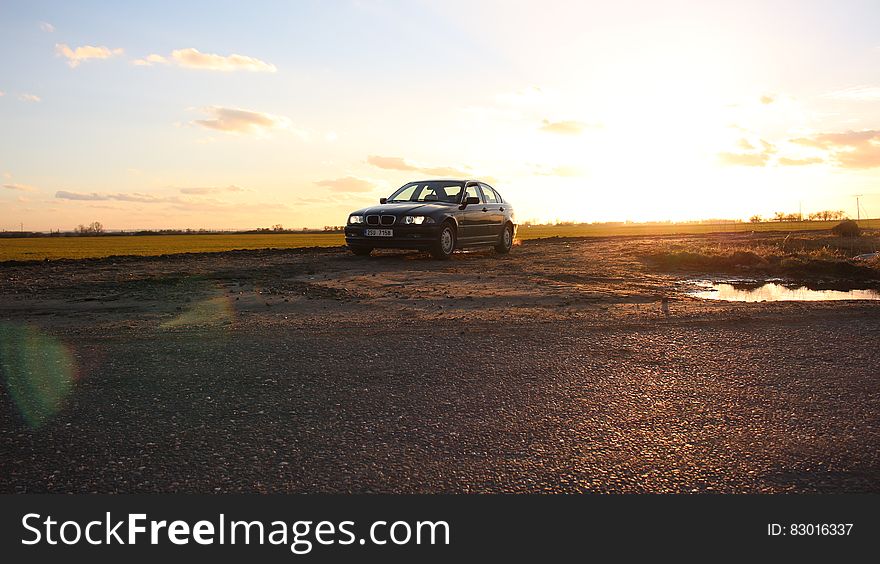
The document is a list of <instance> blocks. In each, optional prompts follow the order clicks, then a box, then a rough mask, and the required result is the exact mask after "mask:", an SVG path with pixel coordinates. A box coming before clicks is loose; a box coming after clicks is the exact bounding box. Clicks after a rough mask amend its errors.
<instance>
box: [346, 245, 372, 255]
mask: <svg viewBox="0 0 880 564" xmlns="http://www.w3.org/2000/svg"><path fill="white" fill-rule="evenodd" d="M349 249H351V252H353V253H354V254H356V255H357V256H359V257H367V256H370V253H372V252H373V247H349Z"/></svg>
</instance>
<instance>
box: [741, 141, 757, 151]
mask: <svg viewBox="0 0 880 564" xmlns="http://www.w3.org/2000/svg"><path fill="white" fill-rule="evenodd" d="M737 145H738V146H739V148H740V149H745V150H746V151H754V150H755V146H754V145H752V143H751V141H749V140H748V139H745V138H743V139H740V140H739V142H738V143H737Z"/></svg>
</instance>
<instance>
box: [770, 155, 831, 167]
mask: <svg viewBox="0 0 880 564" xmlns="http://www.w3.org/2000/svg"><path fill="white" fill-rule="evenodd" d="M776 162H778V163H779V164H781V165H782V166H806V165H811V164H821V163H824V162H825V161H824V160H823V159H820V158H819V157H808V158H805V159H792V158H789V157H780V158H779V160H778V161H776Z"/></svg>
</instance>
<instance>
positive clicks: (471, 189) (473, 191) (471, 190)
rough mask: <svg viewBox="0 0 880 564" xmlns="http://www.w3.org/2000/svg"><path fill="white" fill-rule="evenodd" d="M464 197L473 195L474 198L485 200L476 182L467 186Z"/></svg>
mask: <svg viewBox="0 0 880 564" xmlns="http://www.w3.org/2000/svg"><path fill="white" fill-rule="evenodd" d="M464 197H465V198H471V197H473V198H477V199H478V200H480V201H481V202H482V201H483V198H481V197H480V190H479V188H477V185H476V184H471V185H470V186H468V187H467V188H465V190H464Z"/></svg>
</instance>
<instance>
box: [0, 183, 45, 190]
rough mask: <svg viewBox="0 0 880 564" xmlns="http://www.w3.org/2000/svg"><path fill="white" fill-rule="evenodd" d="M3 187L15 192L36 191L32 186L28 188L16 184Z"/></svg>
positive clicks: (24, 185)
mask: <svg viewBox="0 0 880 564" xmlns="http://www.w3.org/2000/svg"><path fill="white" fill-rule="evenodd" d="M3 187H4V188H6V189H7V190H15V191H17V192H35V191H36V190H37V189H36V187H34V186H28V185H27V184H16V183H15V182H10V183H9V184H4V185H3Z"/></svg>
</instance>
